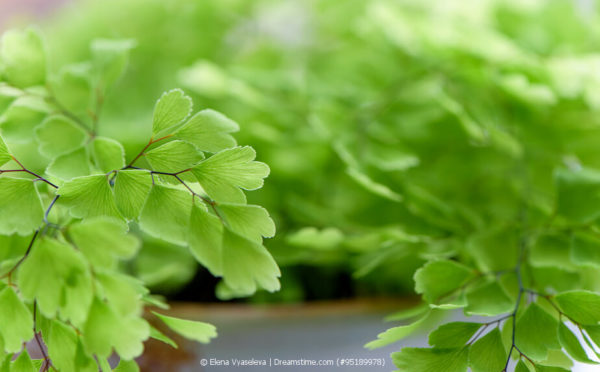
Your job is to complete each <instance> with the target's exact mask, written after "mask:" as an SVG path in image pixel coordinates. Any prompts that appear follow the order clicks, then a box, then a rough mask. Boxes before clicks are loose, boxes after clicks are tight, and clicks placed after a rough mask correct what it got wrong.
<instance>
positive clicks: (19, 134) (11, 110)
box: [0, 96, 50, 143]
mask: <svg viewBox="0 0 600 372" xmlns="http://www.w3.org/2000/svg"><path fill="white" fill-rule="evenodd" d="M49 111H50V107H49V106H48V105H47V104H46V102H44V101H43V99H42V98H39V97H33V96H21V97H19V98H17V99H16V100H15V101H14V102H13V103H12V104H11V105H10V106H9V107H8V109H7V110H6V111H5V112H4V114H3V115H2V116H0V128H1V129H2V136H3V137H4V138H5V139H6V140H8V141H9V142H20V143H26V142H30V141H31V139H32V135H31V134H32V132H33V130H34V128H35V127H37V126H38V125H40V123H42V121H43V120H44V118H45V117H46V114H47V113H48V112H49Z"/></svg>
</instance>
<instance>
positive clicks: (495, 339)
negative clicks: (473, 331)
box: [469, 328, 508, 372]
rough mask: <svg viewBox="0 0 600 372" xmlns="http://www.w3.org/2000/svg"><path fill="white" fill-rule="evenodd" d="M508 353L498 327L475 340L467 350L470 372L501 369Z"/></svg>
mask: <svg viewBox="0 0 600 372" xmlns="http://www.w3.org/2000/svg"><path fill="white" fill-rule="evenodd" d="M507 358H508V355H507V353H506V349H505V348H504V344H503V343H502V336H501V335H500V331H499V330H498V328H494V329H493V330H492V331H490V332H488V334H486V335H485V336H483V337H482V338H480V339H479V340H477V341H475V343H474V344H473V345H471V350H470V351H469V367H471V371H472V372H489V371H501V370H502V369H503V368H504V365H505V364H506V359H507Z"/></svg>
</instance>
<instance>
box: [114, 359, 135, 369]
mask: <svg viewBox="0 0 600 372" xmlns="http://www.w3.org/2000/svg"><path fill="white" fill-rule="evenodd" d="M113 371H114V372H140V367H138V365H137V363H136V362H135V360H121V361H120V362H119V365H118V366H117V368H115V369H114V370H113Z"/></svg>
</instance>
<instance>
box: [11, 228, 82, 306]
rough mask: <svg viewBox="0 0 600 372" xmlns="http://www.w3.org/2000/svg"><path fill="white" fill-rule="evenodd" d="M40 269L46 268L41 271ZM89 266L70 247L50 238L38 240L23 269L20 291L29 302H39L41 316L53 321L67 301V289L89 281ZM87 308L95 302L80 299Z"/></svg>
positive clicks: (20, 278) (19, 280)
mask: <svg viewBox="0 0 600 372" xmlns="http://www.w3.org/2000/svg"><path fill="white" fill-rule="evenodd" d="M40 268H44V269H43V270H40ZM87 273H88V272H87V265H86V262H85V260H84V258H83V257H82V255H81V253H79V252H77V251H76V250H75V248H74V247H72V246H70V245H69V244H67V243H64V242H60V241H58V240H56V239H51V238H48V237H46V236H43V237H41V238H38V241H37V242H36V244H35V245H34V247H33V249H32V250H31V254H30V255H29V257H28V258H27V260H25V261H23V264H22V265H21V267H20V268H19V278H18V283H19V288H20V290H21V294H22V295H23V297H24V298H25V299H27V300H30V301H33V300H36V301H37V303H38V308H39V310H40V313H42V314H43V315H44V316H46V317H48V318H53V317H55V316H56V313H57V312H58V311H59V309H61V307H62V306H61V305H62V303H64V301H65V298H64V297H65V289H66V288H68V287H74V286H76V285H77V282H78V281H79V280H85V277H86V276H87ZM77 301H80V302H81V303H82V306H83V307H85V305H86V303H87V305H89V303H90V301H91V294H90V295H89V296H88V299H87V300H86V299H85V298H78V299H77Z"/></svg>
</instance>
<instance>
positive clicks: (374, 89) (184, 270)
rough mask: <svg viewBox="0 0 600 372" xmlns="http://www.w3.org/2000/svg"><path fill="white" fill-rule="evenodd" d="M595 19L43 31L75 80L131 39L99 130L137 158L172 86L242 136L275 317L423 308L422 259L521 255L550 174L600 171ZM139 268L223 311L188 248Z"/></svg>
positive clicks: (225, 14) (137, 19)
mask: <svg viewBox="0 0 600 372" xmlns="http://www.w3.org/2000/svg"><path fill="white" fill-rule="evenodd" d="M598 18H599V17H598V9H597V8H596V3H595V2H594V1H579V2H572V1H566V0H550V1H542V0H539V1H538V0H528V1H523V0H510V1H500V0H498V1H495V0H486V1H482V0H469V1H465V0H462V1H434V0H429V1H423V0H402V1H366V0H346V1H338V0H296V1H294V0H287V1H272V0H259V1H245V0H218V1H193V0H172V1H162V0H128V1H121V0H103V1H101V2H99V1H77V2H73V3H69V5H68V6H65V7H63V8H62V9H60V10H59V11H57V12H56V13H54V14H53V15H52V16H51V17H50V18H49V19H47V20H45V21H44V22H43V23H42V25H41V28H42V29H43V31H44V34H45V36H46V38H47V41H48V42H49V46H50V47H49V50H51V51H53V52H52V54H51V55H50V58H51V63H52V65H53V66H55V69H56V70H57V71H58V70H59V69H61V68H62V69H63V71H65V73H68V71H69V69H73V68H74V67H72V64H77V63H78V62H79V61H82V60H85V59H88V57H89V53H90V52H89V47H88V46H89V43H90V40H92V39H94V38H99V37H102V38H131V39H133V40H135V42H136V47H135V48H134V49H133V50H132V53H131V60H130V63H129V66H130V67H129V69H128V72H127V74H126V75H125V77H124V78H123V79H122V80H121V81H120V82H119V83H118V84H117V85H116V86H115V88H113V89H114V90H115V92H114V93H115V94H112V95H109V97H108V100H107V101H106V103H105V106H104V111H103V117H102V122H103V125H102V127H101V128H100V134H101V135H103V136H108V137H112V138H115V139H118V140H119V141H121V142H122V143H123V144H124V145H125V146H126V151H127V153H129V154H135V153H137V152H138V151H139V149H140V148H142V147H143V146H144V144H145V143H144V142H141V141H143V140H144V139H145V138H147V137H148V135H147V134H149V133H140V132H141V131H146V128H149V126H148V125H147V124H148V123H149V122H150V121H151V114H152V110H151V107H152V104H153V102H154V100H155V98H156V97H158V96H159V95H160V93H161V92H163V91H165V90H168V89H171V88H174V87H178V86H181V87H182V88H184V89H185V90H186V92H187V93H188V94H190V95H192V98H193V99H194V102H195V105H196V107H195V109H201V108H205V107H209V108H213V109H216V110H219V111H221V112H223V113H225V114H227V115H228V116H229V117H231V118H232V119H234V120H235V121H237V122H238V123H240V125H241V132H240V133H239V134H238V135H237V136H236V137H237V139H238V142H239V143H240V144H248V145H252V146H253V147H255V148H256V150H257V153H258V160H260V161H264V162H266V163H268V164H269V165H270V167H271V176H270V177H269V179H268V180H267V182H266V183H265V187H264V188H263V189H262V190H260V191H258V192H254V193H250V195H249V202H253V203H257V204H260V205H263V206H265V207H266V208H267V209H268V210H269V211H270V213H271V215H272V216H273V218H274V220H275V222H276V224H277V227H278V234H277V237H276V238H274V239H271V240H270V241H267V242H266V246H267V248H268V249H269V250H270V251H271V252H272V253H273V255H274V256H275V258H276V260H277V262H278V263H279V264H280V266H281V267H282V272H283V277H282V291H281V292H279V293H277V294H264V293H259V294H257V295H255V296H254V297H253V299H252V300H253V301H257V302H265V301H266V302H271V301H301V300H314V299H326V298H341V297H352V296H386V295H396V294H410V293H412V291H413V287H414V283H413V280H412V275H413V273H414V271H415V270H416V269H417V268H418V267H419V266H421V265H422V264H423V263H424V262H425V261H426V260H428V259H431V258H442V257H460V258H461V259H463V260H465V261H469V260H477V257H476V252H477V249H478V248H481V247H485V248H486V249H487V248H488V247H494V246H501V245H502V244H504V243H505V242H506V241H508V240H509V239H512V235H511V234H512V233H511V231H513V230H512V227H513V226H514V225H515V223H516V220H517V219H518V212H519V208H520V205H522V204H523V199H524V198H525V199H526V201H527V203H528V205H529V207H530V211H531V212H533V213H530V214H531V215H532V216H533V219H534V221H535V219H536V218H538V217H539V220H540V221H541V220H542V219H543V218H546V217H548V216H549V215H550V214H551V213H553V212H552V211H553V210H554V203H555V202H554V200H555V196H556V195H555V193H556V190H555V187H554V181H553V178H552V175H553V171H554V169H556V168H559V167H564V168H566V169H571V170H572V169H577V168H580V167H582V166H585V167H590V168H599V169H600V157H599V156H598V155H599V146H598V143H599V142H598V141H600V115H598V113H599V111H600V53H599V48H600V47H599V45H600V44H599V41H600V22H599V19H598ZM65 66H66V67H65ZM142 134H143V135H142ZM23 146H24V147H25V146H35V144H29V145H26V144H24V145H23ZM523 179H527V180H528V181H527V183H526V184H524V182H522V181H523ZM524 185H525V186H524ZM524 188H526V189H527V190H524ZM473 252H475V253H473ZM508 254H510V252H509V253H508ZM165 256H168V257H169V259H168V260H167V259H165V258H164V257H165ZM472 257H475V258H472ZM130 269H131V270H133V271H134V272H136V273H137V274H138V275H139V276H140V277H141V278H142V279H144V280H145V281H146V282H147V283H148V284H149V285H150V286H152V287H154V288H155V289H158V290H160V291H162V292H163V293H167V294H169V295H170V296H172V298H174V299H184V300H198V299H200V300H214V299H215V297H214V284H215V283H216V280H214V279H212V278H211V276H210V274H208V272H206V271H204V269H201V268H198V267H196V263H195V260H194V259H192V258H191V257H190V255H189V253H187V250H185V249H183V248H180V247H177V246H171V245H167V244H165V243H161V242H154V241H152V240H151V239H146V244H145V245H144V248H143V250H142V252H141V254H140V255H139V257H138V258H137V259H136V260H135V261H134V262H132V263H131V266H130ZM536 270H539V271H540V272H539V273H538V274H539V275H543V276H544V277H552V276H555V277H559V276H560V275H562V277H567V276H568V275H570V272H569V271H568V270H565V271H561V269H559V268H555V267H552V268H548V269H544V268H537V269H536ZM544 270H545V271H544ZM576 275H577V278H574V279H573V280H574V281H576V282H577V283H586V284H585V285H584V286H585V287H588V288H589V287H597V283H596V282H595V280H597V279H594V278H593V276H592V275H591V273H588V272H586V271H585V270H583V271H581V272H578V273H577V274H576Z"/></svg>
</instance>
